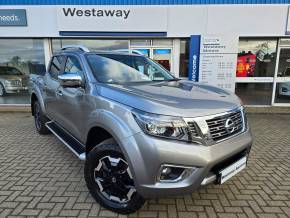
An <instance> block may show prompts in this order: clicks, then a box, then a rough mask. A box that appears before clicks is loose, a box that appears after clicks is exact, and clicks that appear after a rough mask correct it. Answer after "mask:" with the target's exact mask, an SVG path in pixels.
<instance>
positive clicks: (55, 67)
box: [49, 56, 64, 79]
mask: <svg viewBox="0 0 290 218" xmlns="http://www.w3.org/2000/svg"><path fill="white" fill-rule="evenodd" d="M63 60H64V57H63V56H54V57H53V58H52V61H51V65H50V69H49V73H50V75H51V77H52V78H53V79H57V76H58V75H59V74H60V73H61V66H62V62H63Z"/></svg>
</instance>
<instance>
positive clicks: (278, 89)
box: [273, 47, 290, 106]
mask: <svg viewBox="0 0 290 218" xmlns="http://www.w3.org/2000/svg"><path fill="white" fill-rule="evenodd" d="M278 52H279V56H278V58H279V59H278V60H279V61H278V66H277V67H276V75H275V89H274V92H275V95H274V96H275V97H274V99H273V100H274V102H273V103H274V104H275V105H288V106H289V105H290V47H281V48H279V50H278Z"/></svg>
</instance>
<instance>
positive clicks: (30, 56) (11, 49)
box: [0, 39, 45, 104]
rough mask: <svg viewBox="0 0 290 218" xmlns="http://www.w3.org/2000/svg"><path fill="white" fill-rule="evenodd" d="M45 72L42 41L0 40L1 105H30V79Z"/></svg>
mask: <svg viewBox="0 0 290 218" xmlns="http://www.w3.org/2000/svg"><path fill="white" fill-rule="evenodd" d="M44 72H45V62H44V49H43V40H42V39H0V104H29V96H30V95H29V93H28V92H29V77H34V76H35V74H43V73H44Z"/></svg>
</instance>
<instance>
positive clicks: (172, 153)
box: [31, 46, 252, 214]
mask: <svg viewBox="0 0 290 218" xmlns="http://www.w3.org/2000/svg"><path fill="white" fill-rule="evenodd" d="M32 86H33V87H32V95H31V109H32V115H33V116H34V120H35V127H36V130H37V131H38V133H40V134H48V133H53V134H54V135H56V137H58V138H59V139H60V140H61V141H62V142H63V143H64V144H65V145H66V146H67V147H68V148H69V149H70V150H71V151H72V152H73V153H74V154H75V155H76V156H77V157H78V158H79V159H81V160H84V161H85V167H84V177H85V181H86V184H87V187H88V189H89V191H90V193H91V194H92V196H93V197H94V198H95V199H96V201H97V202H99V203H100V204H101V205H102V206H104V207H106V208H108V209H110V210H112V211H115V212H118V213H123V214H128V213H132V212H135V211H136V210H138V209H139V208H140V207H141V206H142V205H143V204H144V202H145V199H147V198H152V197H159V196H172V195H175V194H178V195H180V194H185V193H192V192H193V191H194V190H196V189H197V188H198V187H200V186H204V185H207V184H210V183H215V184H222V183H224V182H225V181H226V180H228V179H229V178H231V177H232V176H234V175H235V174H237V173H238V172H240V171H241V170H243V169H244V168H245V167H246V164H247V159H248V156H249V152H250V149H251V145H252V135H251V132H250V129H249V126H248V122H247V119H246V115H245V110H244V108H243V106H242V105H241V101H240V100H239V98H238V97H237V96H236V95H234V94H233V93H231V92H229V91H226V90H223V89H220V88H217V87H214V86H209V85H206V84H202V83H196V82H192V81H188V80H181V79H178V78H176V77H174V76H173V75H172V74H171V73H169V72H168V71H167V70H165V69H164V68H163V67H162V66H161V65H159V64H157V63H155V62H154V61H153V60H151V59H150V58H148V57H146V56H143V55H139V54H134V53H129V52H123V53H122V52H120V51H119V52H117V51H115V52H114V51H107V52H106V51H89V50H88V49H87V48H85V47H82V46H67V47H64V48H63V49H62V50H61V51H60V52H59V53H56V54H54V55H53V56H52V58H51V61H50V64H49V66H48V70H47V72H46V73H45V75H44V76H39V77H37V78H34V79H33V81H32Z"/></svg>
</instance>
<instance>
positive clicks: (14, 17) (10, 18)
mask: <svg viewBox="0 0 290 218" xmlns="http://www.w3.org/2000/svg"><path fill="white" fill-rule="evenodd" d="M0 20H1V21H8V22H9V21H19V18H18V16H17V15H15V14H12V15H10V16H8V15H7V16H5V15H3V16H0Z"/></svg>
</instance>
